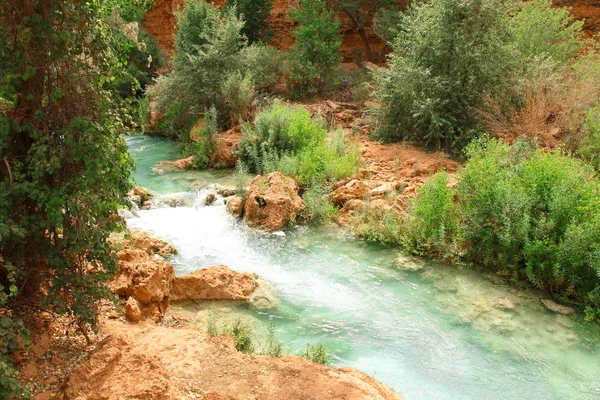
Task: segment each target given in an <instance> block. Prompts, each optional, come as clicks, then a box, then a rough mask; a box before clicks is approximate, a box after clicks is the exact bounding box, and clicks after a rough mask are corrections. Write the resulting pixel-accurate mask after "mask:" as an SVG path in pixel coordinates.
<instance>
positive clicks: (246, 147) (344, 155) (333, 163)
mask: <svg viewBox="0 0 600 400" xmlns="http://www.w3.org/2000/svg"><path fill="white" fill-rule="evenodd" d="M326 137H327V131H326V130H325V128H323V126H322V124H321V123H319V122H317V121H314V120H313V119H312V118H311V115H310V113H309V112H308V111H307V110H306V109H305V108H303V107H301V106H287V105H284V104H283V103H281V102H279V101H276V102H275V103H273V104H272V105H271V106H270V107H268V108H267V109H265V110H263V111H261V112H260V113H259V114H258V115H257V116H256V119H255V120H254V127H251V126H250V125H249V124H246V126H245V128H244V131H243V135H242V140H241V141H240V145H239V150H238V153H239V155H240V157H241V159H242V161H243V162H244V164H245V165H246V167H247V168H248V170H249V171H250V172H253V173H259V174H266V173H269V172H273V171H280V172H282V173H283V174H285V175H288V176H292V177H294V178H296V179H297V180H298V182H300V184H302V185H308V184H311V183H314V182H321V181H324V180H339V179H343V178H346V177H348V176H350V175H352V174H353V173H354V171H356V168H357V167H358V165H359V155H358V152H357V151H356V150H355V149H351V148H348V147H347V146H346V145H345V144H344V142H343V136H341V132H340V133H337V134H336V135H334V139H333V141H332V142H331V143H328V142H327V140H326ZM336 138H337V139H336ZM340 143H341V144H340Z"/></svg>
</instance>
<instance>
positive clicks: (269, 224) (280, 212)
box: [244, 172, 304, 231]
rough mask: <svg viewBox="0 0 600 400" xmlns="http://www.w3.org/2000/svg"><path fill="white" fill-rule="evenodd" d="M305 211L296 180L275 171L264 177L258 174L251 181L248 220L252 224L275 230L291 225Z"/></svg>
mask: <svg viewBox="0 0 600 400" xmlns="http://www.w3.org/2000/svg"><path fill="white" fill-rule="evenodd" d="M303 209H304V202H303V201H302V199H301V198H300V196H299V195H298V184H297V183H296V181H295V180H293V179H292V178H288V177H285V176H283V174H281V173H280V172H272V173H270V174H268V175H267V176H264V177H263V176H261V175H258V176H256V177H254V179H252V182H250V190H249V192H248V197H247V198H246V204H245V207H244V210H245V211H244V220H245V221H246V223H248V225H251V226H256V227H260V228H263V229H266V230H269V231H275V230H278V229H281V228H283V227H284V226H286V225H288V224H289V223H290V222H291V221H292V220H293V219H294V218H295V216H296V214H298V213H299V212H300V211H302V210H303Z"/></svg>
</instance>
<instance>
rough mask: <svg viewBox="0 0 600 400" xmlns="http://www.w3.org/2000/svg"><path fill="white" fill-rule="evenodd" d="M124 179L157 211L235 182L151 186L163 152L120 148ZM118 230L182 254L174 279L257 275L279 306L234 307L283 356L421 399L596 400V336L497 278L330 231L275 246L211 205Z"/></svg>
mask: <svg viewBox="0 0 600 400" xmlns="http://www.w3.org/2000/svg"><path fill="white" fill-rule="evenodd" d="M127 143H128V145H129V148H130V152H131V154H132V155H133V157H134V159H135V161H136V164H137V171H136V172H135V173H134V178H135V179H136V181H137V183H138V184H139V185H141V186H144V187H148V188H150V189H151V190H152V191H154V192H155V193H156V195H157V196H158V197H159V198H160V196H163V195H172V194H173V193H182V195H183V196H187V197H188V198H191V199H194V198H196V197H198V196H201V195H202V192H201V191H198V190H194V189H197V188H200V187H202V186H203V185H202V182H215V183H220V184H223V185H232V184H233V177H232V174H231V172H214V173H213V172H208V171H186V172H171V173H168V174H163V175H153V174H152V173H151V167H152V166H153V165H154V164H155V163H156V162H158V161H162V160H165V159H175V158H177V147H176V145H175V144H174V143H173V142H170V141H168V140H166V139H160V138H155V137H148V136H131V137H128V138H127ZM128 224H129V225H130V226H132V227H135V228H140V229H145V230H149V231H152V232H155V233H156V234H157V235H158V236H160V237H162V238H164V239H166V240H168V241H169V242H170V243H172V244H173V245H174V246H175V247H177V249H178V250H179V254H178V255H177V256H175V257H174V258H173V259H172V260H171V261H172V262H173V264H174V265H175V269H176V273H177V274H178V275H183V274H186V273H189V272H192V271H194V270H196V269H199V268H204V267H208V266H212V265H217V264H225V265H227V266H229V267H230V268H231V269H233V270H237V271H249V272H255V273H257V274H259V275H260V276H261V277H262V278H263V279H264V280H266V281H267V282H268V283H269V284H270V286H271V287H272V288H273V289H274V290H275V291H276V294H277V298H278V300H279V303H278V306H277V307H274V308H270V309H266V310H265V309H258V308H253V307H252V306H250V307H248V306H247V305H243V304H241V305H239V308H240V313H245V314H247V315H250V316H251V317H253V318H255V319H256V320H258V321H260V324H261V325H262V326H263V328H264V327H266V326H267V325H268V323H269V322H268V321H269V319H270V318H271V319H272V320H273V321H274V325H275V327H276V334H277V337H278V338H279V339H280V340H282V341H283V342H284V343H285V347H286V349H287V350H288V352H290V353H296V352H298V351H299V350H301V349H302V348H304V347H305V346H306V343H312V344H323V345H324V347H325V348H326V350H327V351H328V352H329V353H330V354H332V356H333V359H332V364H333V365H335V366H350V367H354V368H357V369H359V370H361V371H363V372H366V373H368V374H369V375H371V376H373V377H375V378H376V379H378V380H380V381H382V382H384V383H386V384H387V385H389V386H391V387H393V388H394V389H395V390H396V391H397V392H398V393H400V394H401V395H403V396H404V397H405V398H406V399H407V400H419V399H445V400H446V399H447V400H450V399H457V400H458V399H460V400H468V399H527V400H538V399H539V400H552V399H576V400H578V399H581V400H583V399H585V400H587V399H590V400H591V399H600V338H599V334H598V332H599V331H600V327H598V326H597V325H596V326H590V325H588V324H586V323H585V322H583V319H582V316H581V315H573V316H564V315H559V314H556V313H554V312H551V311H549V310H547V309H546V308H545V307H544V306H543V305H542V303H541V301H540V300H541V299H542V298H545V296H544V295H543V294H541V293H538V292H535V291H532V290H529V289H527V288H524V289H522V290H515V289H514V288H513V287H511V286H510V285H507V284H505V283H504V282H502V281H501V280H499V279H498V278H497V277H495V276H494V275H493V274H490V273H488V272H486V271H479V270H476V269H473V268H471V267H468V266H460V265H444V264H437V263H433V262H430V261H425V260H418V259H412V258H407V257H404V256H402V254H401V253H399V252H398V251H396V250H391V249H386V248H383V247H380V246H376V245H372V244H367V243H365V242H363V241H361V240H358V239H355V238H353V237H352V236H350V235H349V234H347V233H345V232H344V231H343V230H342V229H340V228H339V227H335V226H329V227H322V228H307V227H293V228H289V229H286V230H285V231H284V232H278V233H276V234H264V233H259V232H255V231H253V230H251V229H249V228H247V227H246V226H245V225H244V224H243V223H242V222H240V221H237V220H235V219H234V218H233V217H231V216H230V215H228V213H227V211H226V209H225V206H224V205H223V204H222V202H217V205H212V206H199V205H195V206H194V205H192V206H189V207H177V208H169V207H163V208H157V209H153V210H149V211H141V212H140V218H136V219H131V220H129V221H128Z"/></svg>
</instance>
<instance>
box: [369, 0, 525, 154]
mask: <svg viewBox="0 0 600 400" xmlns="http://www.w3.org/2000/svg"><path fill="white" fill-rule="evenodd" d="M505 7H506V6H505V5H504V4H503V3H502V2H498V1H495V0H473V1H467V0H458V1H457V0H439V1H435V2H430V1H419V2H415V3H413V5H411V6H410V7H409V9H408V10H407V11H406V13H405V14H404V16H403V18H402V19H401V21H400V28H401V29H399V30H398V33H399V34H398V37H397V38H396V40H395V41H394V52H393V54H392V56H391V57H390V60H389V68H386V69H383V70H382V73H381V74H380V76H379V78H378V80H379V90H378V92H377V99H378V100H379V102H380V104H381V107H380V109H379V117H380V118H379V121H380V126H379V128H378V134H379V135H380V136H381V137H382V138H385V139H387V140H411V141H414V142H418V143H422V144H424V145H426V146H429V147H438V148H439V147H444V148H446V149H448V150H451V151H453V152H455V153H458V152H460V150H461V149H462V148H463V147H464V146H465V145H466V144H467V143H468V142H469V141H470V140H471V139H472V138H473V137H475V136H477V135H478V134H479V130H480V126H479V125H480V124H479V122H480V121H479V120H478V118H477V117H476V115H475V111H476V110H477V109H478V108H479V107H480V106H481V105H482V104H483V99H484V97H485V96H491V97H492V98H497V99H498V98H502V96H504V97H509V96H510V93H511V90H512V85H513V82H514V77H513V75H512V72H513V71H514V68H513V65H514V57H513V53H512V52H511V49H510V46H509V43H510V35H509V31H508V24H507V18H508V12H507V9H506V8H505Z"/></svg>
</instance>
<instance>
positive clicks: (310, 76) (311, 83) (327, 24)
mask: <svg viewBox="0 0 600 400" xmlns="http://www.w3.org/2000/svg"><path fill="white" fill-rule="evenodd" d="M299 6H300V8H293V7H292V8H291V9H290V17H291V19H292V20H293V21H294V22H297V23H299V24H300V26H299V27H298V28H297V29H296V30H294V32H293V33H294V36H295V37H296V43H295V44H294V47H292V50H291V52H290V55H289V59H290V63H291V80H292V86H293V92H294V93H293V94H294V95H295V96H307V95H313V94H317V93H323V92H325V91H327V90H329V89H331V88H332V87H333V86H334V85H335V84H336V83H337V80H338V78H339V64H340V62H341V56H340V46H341V45H342V35H341V33H340V21H339V20H338V19H337V17H336V16H335V14H334V13H333V11H329V10H327V8H326V6H325V3H324V2H323V1H322V0H300V2H299Z"/></svg>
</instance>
